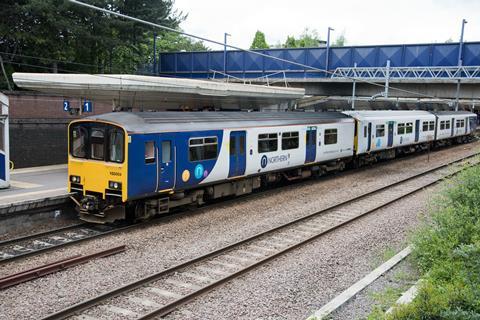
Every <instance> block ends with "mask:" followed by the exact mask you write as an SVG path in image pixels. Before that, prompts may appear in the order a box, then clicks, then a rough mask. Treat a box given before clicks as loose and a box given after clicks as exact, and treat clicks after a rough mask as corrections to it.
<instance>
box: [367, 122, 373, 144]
mask: <svg viewBox="0 0 480 320" xmlns="http://www.w3.org/2000/svg"><path fill="white" fill-rule="evenodd" d="M371 147H372V123H371V122H369V123H368V137H367V151H370V149H371Z"/></svg>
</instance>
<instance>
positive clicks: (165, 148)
mask: <svg viewBox="0 0 480 320" xmlns="http://www.w3.org/2000/svg"><path fill="white" fill-rule="evenodd" d="M157 146H158V147H157V152H158V183H157V191H162V190H168V189H173V188H174V187H175V159H176V152H175V151H176V150H175V145H174V140H173V139H172V137H169V136H161V137H160V139H159V141H158V144H157Z"/></svg>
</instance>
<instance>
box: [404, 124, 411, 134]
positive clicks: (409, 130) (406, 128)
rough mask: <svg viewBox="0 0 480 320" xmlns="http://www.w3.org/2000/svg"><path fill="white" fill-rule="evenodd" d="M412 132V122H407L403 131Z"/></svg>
mask: <svg viewBox="0 0 480 320" xmlns="http://www.w3.org/2000/svg"><path fill="white" fill-rule="evenodd" d="M412 132H413V123H412V122H407V125H406V127H405V133H412Z"/></svg>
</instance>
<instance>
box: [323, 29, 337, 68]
mask: <svg viewBox="0 0 480 320" xmlns="http://www.w3.org/2000/svg"><path fill="white" fill-rule="evenodd" d="M330 31H335V29H333V28H331V27H328V32H327V54H326V57H325V70H326V71H325V76H328V67H329V60H330V59H329V56H330Z"/></svg>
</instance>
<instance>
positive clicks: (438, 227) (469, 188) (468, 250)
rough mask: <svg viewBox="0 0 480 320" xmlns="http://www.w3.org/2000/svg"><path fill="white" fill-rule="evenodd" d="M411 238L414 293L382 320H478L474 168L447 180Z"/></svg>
mask: <svg viewBox="0 0 480 320" xmlns="http://www.w3.org/2000/svg"><path fill="white" fill-rule="evenodd" d="M435 203H436V204H437V208H436V209H435V212H434V213H433V214H432V221H431V223H430V224H427V225H425V226H423V227H422V228H420V229H419V230H418V231H417V232H416V234H415V236H414V238H413V248H414V251H413V256H414V258H415V261H416V263H417V265H418V267H419V269H420V271H421V272H423V273H424V276H423V279H424V281H423V282H422V284H421V286H420V289H419V294H418V295H417V297H416V298H415V299H414V301H413V302H412V303H410V304H408V305H405V306H401V307H398V308H396V310H395V311H394V313H393V314H392V315H390V316H388V319H480V167H474V168H470V169H466V170H465V171H464V172H463V173H461V174H460V175H459V176H458V177H457V178H454V179H452V180H450V181H448V187H447V188H446V189H445V191H444V192H443V193H442V194H441V196H439V197H438V199H436V201H435Z"/></svg>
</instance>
